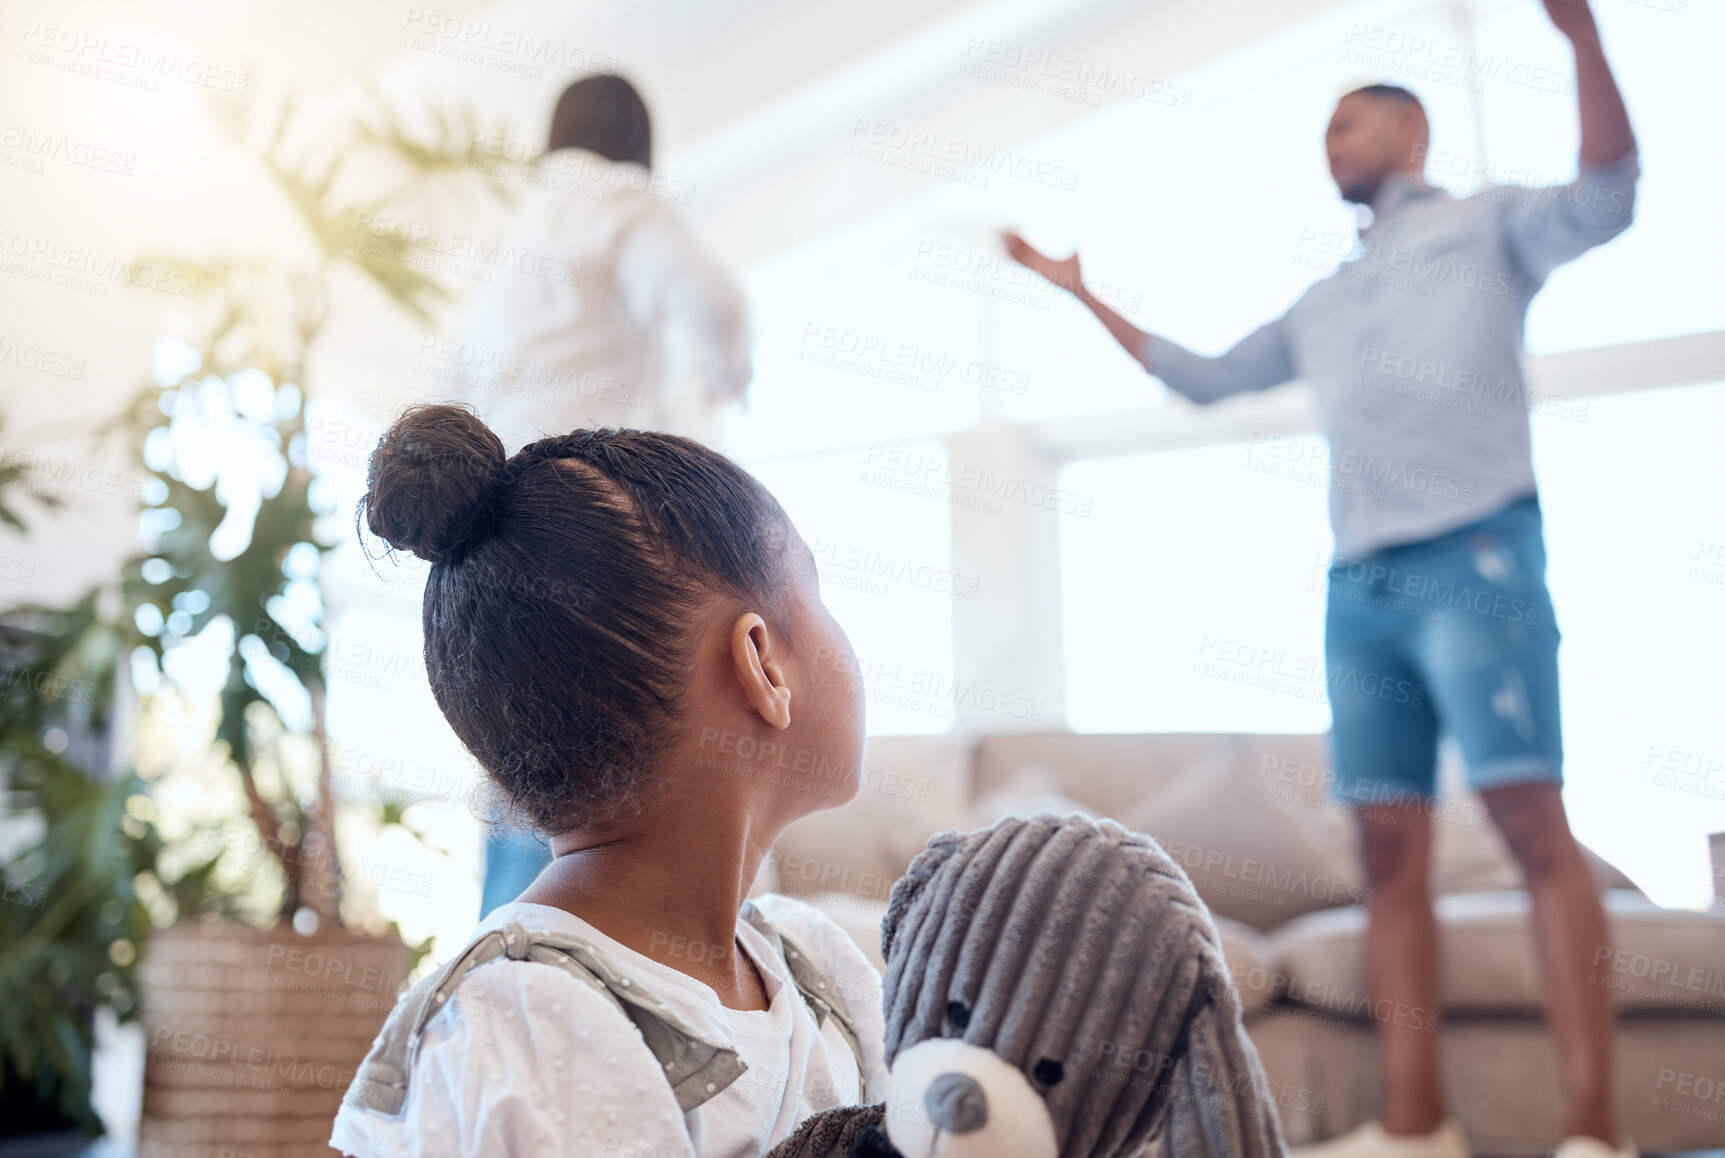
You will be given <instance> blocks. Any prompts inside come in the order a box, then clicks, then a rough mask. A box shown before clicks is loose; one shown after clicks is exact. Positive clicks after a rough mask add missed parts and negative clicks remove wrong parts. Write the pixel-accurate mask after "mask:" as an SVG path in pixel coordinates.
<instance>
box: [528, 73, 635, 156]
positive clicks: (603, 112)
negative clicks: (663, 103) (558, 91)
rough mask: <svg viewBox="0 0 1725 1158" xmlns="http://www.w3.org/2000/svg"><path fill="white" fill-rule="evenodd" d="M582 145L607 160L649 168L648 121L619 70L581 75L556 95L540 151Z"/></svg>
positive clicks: (579, 147) (633, 88)
mask: <svg viewBox="0 0 1725 1158" xmlns="http://www.w3.org/2000/svg"><path fill="white" fill-rule="evenodd" d="M555 149H588V150H591V151H592V152H595V153H598V154H599V155H600V156H601V157H608V158H610V159H611V160H613V161H633V162H635V163H636V164H637V165H642V166H645V167H646V168H649V169H650V168H652V160H653V126H652V124H651V122H650V121H649V120H648V118H647V104H646V102H645V101H643V100H642V99H641V94H640V93H638V92H636V91H635V86H634V85H632V84H630V83H629V82H628V81H626V80H624V79H623V78H622V77H620V76H613V75H611V74H610V73H599V74H598V75H596V76H584V77H582V78H581V79H580V80H578V81H576V82H575V83H574V84H572V85H570V86H569V87H568V88H566V89H564V90H563V95H562V96H560V97H558V98H557V109H556V111H555V112H553V113H552V114H551V136H550V139H549V140H548V141H547V142H546V144H545V150H546V152H551V151H552V150H555Z"/></svg>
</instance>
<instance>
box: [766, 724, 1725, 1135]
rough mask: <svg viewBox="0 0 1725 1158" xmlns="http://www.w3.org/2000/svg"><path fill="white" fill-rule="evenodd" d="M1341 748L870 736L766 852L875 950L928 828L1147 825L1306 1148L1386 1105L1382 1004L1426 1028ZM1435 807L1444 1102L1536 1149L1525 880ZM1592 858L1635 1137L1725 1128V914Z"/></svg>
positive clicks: (1550, 1068) (1162, 739) (1481, 1126)
mask: <svg viewBox="0 0 1725 1158" xmlns="http://www.w3.org/2000/svg"><path fill="white" fill-rule="evenodd" d="M1327 766H1328V765H1327V760H1326V757H1325V753H1324V739H1323V737H1320V736H1219V735H1194V736H1181V735H1129V736H1101V735H1092V736H1078V735H1071V734H1067V733H1048V734H1015V735H999V736H990V737H985V738H984V739H982V740H981V741H979V742H975V743H969V744H966V743H960V742H956V741H953V740H950V739H946V738H937V737H886V738H877V739H875V740H873V741H871V742H870V745H869V750H868V756H867V759H866V761H865V772H864V775H863V781H864V783H863V790H862V791H861V792H859V794H858V796H857V799H855V800H854V801H852V802H851V803H849V804H847V805H846V806H844V807H843V808H840V809H835V810H831V811H828V812H824V813H818V814H816V815H814V816H810V817H807V818H805V819H804V820H801V821H799V822H797V823H796V824H795V825H793V826H792V827H791V828H790V829H788V830H787V831H786V832H785V833H784V835H783V837H782V839H781V840H780V842H779V845H778V847H777V849H776V855H775V857H774V858H773V867H774V868H776V870H777V876H778V887H779V888H781V889H782V890H783V891H786V892H790V893H793V894H796V895H802V896H806V897H808V898H809V899H811V900H814V901H815V902H816V903H818V904H820V905H821V906H822V907H823V908H824V909H825V910H826V911H827V912H829V913H830V914H831V915H832V916H833V917H834V918H835V919H836V920H838V921H839V922H840V923H841V924H843V925H844V926H845V927H846V928H847V929H849V930H850V931H851V933H852V935H853V936H855V937H856V939H857V941H858V942H859V944H861V945H863V947H864V948H865V949H867V950H868V951H869V952H870V953H871V954H873V955H874V956H875V957H876V959H877V962H878V959H879V951H880V946H879V921H880V916H881V914H882V913H883V912H884V910H885V906H886V897H887V894H888V892H889V891H890V889H891V886H892V882H893V881H894V880H896V879H897V877H898V876H899V875H900V874H901V873H902V872H903V870H904V868H905V866H906V865H907V864H908V863H909V861H910V859H911V857H913V856H914V855H915V854H916V852H917V851H918V850H919V849H920V848H921V847H922V844H923V841H924V840H925V839H926V838H927V837H928V836H929V835H930V834H931V833H933V832H936V831H939V830H940V829H943V828H967V827H971V826H974V825H980V824H985V823H989V822H991V821H993V820H995V819H997V818H999V817H1001V816H1004V815H1007V814H1010V813H1026V812H1031V811H1036V810H1038V809H1041V808H1052V809H1055V810H1068V809H1081V810H1083V811H1087V812H1090V813H1093V814H1096V815H1104V816H1111V817H1113V818H1115V819H1116V820H1119V821H1121V822H1122V823H1124V824H1126V825H1128V826H1130V827H1132V828H1135V829H1137V830H1139V831H1142V832H1146V833H1149V834H1150V835H1152V836H1154V837H1156V838H1157V839H1159V840H1160V841H1161V842H1162V843H1163V845H1164V847H1165V848H1166V849H1167V850H1168V851H1169V853H1170V854H1171V855H1173V856H1174V857H1175V859H1176V860H1178V861H1179V862H1180V863H1181V864H1182V865H1184V866H1185V867H1186V869H1187V871H1188V873H1189V874H1190V875H1191V877H1192V879H1193V882H1194V883H1195V884H1196V885H1197V887H1198V890H1199V892H1200V893H1201V894H1202V895H1203V896H1204V898H1205V900H1206V901H1207V902H1208V903H1209V905H1210V906H1211V909H1212V911H1213V913H1214V915H1215V917H1216V923H1217V927H1218V929H1219V930H1220V931H1221V934H1222V937H1223V941H1224V948H1225V951H1226V954H1227V957H1228V961H1229V964H1230V968H1231V970H1232V972H1233V975H1234V978H1235V981H1236V984H1237V985H1238V987H1239V989H1240V993H1241V996H1242V999H1243V1001H1244V1004H1245V1006H1246V1009H1247V1020H1246V1026H1247V1029H1248V1030H1249V1032H1250V1033H1251V1035H1252V1038H1253V1040H1254V1041H1255V1042H1256V1043H1257V1046H1258V1050H1259V1053H1260V1055H1261V1056H1262V1058H1263V1060H1264V1066H1265V1070H1266V1073H1267V1075H1268V1077H1269V1079H1270V1087H1269V1090H1268V1093H1269V1095H1270V1096H1271V1097H1273V1098H1274V1099H1275V1101H1276V1103H1277V1104H1278V1105H1279V1106H1280V1107H1281V1111H1282V1120H1283V1123H1284V1125H1285V1127H1286V1130H1287V1136H1288V1140H1289V1142H1290V1144H1296V1145H1297V1144H1300V1143H1303V1142H1308V1141H1315V1140H1318V1139H1321V1138H1325V1137H1329V1136H1331V1135H1333V1134H1336V1133H1339V1132H1340V1131H1342V1130H1346V1129H1348V1128H1350V1127H1352V1126H1354V1125H1355V1124H1357V1123H1358V1122H1360V1121H1362V1120H1365V1119H1366V1118H1368V1117H1370V1116H1371V1115H1372V1114H1373V1113H1374V1111H1375V1108H1376V1106H1377V1103H1378V1098H1379V1074H1378V1069H1377V1065H1376V1059H1375V1055H1374V1053H1373V1045H1372V1028H1373V1018H1374V1017H1381V1018H1386V1019H1392V1020H1396V1021H1398V1022H1400V1023H1402V1024H1412V1025H1415V1026H1424V1025H1426V1024H1432V1025H1433V1026H1434V1027H1435V1024H1436V1019H1435V1018H1434V1017H1433V1016H1432V1014H1431V1013H1429V1012H1428V1011H1424V1010H1415V1009H1397V1008H1391V1007H1389V1006H1387V1005H1386V1004H1384V1003H1381V1002H1374V1001H1373V1000H1372V998H1371V995H1370V994H1369V993H1368V992H1367V991H1366V989H1365V983H1364V979H1363V976H1362V970H1361V956H1360V935H1361V930H1362V928H1363V923H1364V917H1365V909H1364V907H1363V906H1364V904H1365V903H1366V902H1367V901H1369V895H1368V891H1367V889H1366V887H1365V884H1364V881H1363V879H1362V877H1361V872H1360V868H1359V865H1358V862H1357V858H1356V856H1355V847H1354V834H1353V828H1352V824H1351V822H1350V820H1349V818H1348V815H1347V813H1346V812H1345V811H1344V810H1343V809H1341V808H1340V807H1338V806H1337V805H1336V804H1335V803H1333V802H1330V801H1328V800H1327V799H1326V796H1325V793H1324V784H1325V782H1326V777H1327V775H1328V773H1327V771H1326V769H1327ZM1453 779H1454V775H1453V771H1452V772H1450V773H1448V774H1446V782H1448V781H1450V780H1453ZM1434 815H1435V816H1436V818H1437V820H1438V823H1437V825H1436V833H1437V836H1436V851H1435V854H1434V892H1436V893H1437V894H1438V900H1437V911H1438V916H1439V921H1440V925H1441V932H1440V937H1441V944H1442V965H1441V974H1440V981H1441V991H1442V997H1441V1001H1440V1011H1441V1017H1442V1029H1441V1036H1442V1043H1443V1044H1442V1049H1443V1061H1444V1069H1445V1077H1446V1081H1447V1084H1448V1092H1449V1096H1450V1099H1451V1104H1452V1106H1453V1109H1454V1111H1455V1112H1456V1113H1457V1114H1458V1115H1459V1116H1460V1117H1461V1119H1462V1121H1463V1122H1464V1123H1465V1124H1466V1126H1467V1128H1468V1130H1469V1132H1470V1134H1471V1136H1472V1138H1473V1140H1474V1144H1475V1146H1476V1148H1477V1149H1478V1151H1479V1152H1480V1153H1482V1154H1502V1155H1519V1154H1539V1153H1544V1152H1546V1151H1547V1150H1548V1149H1549V1148H1550V1147H1551V1146H1552V1145H1553V1144H1555V1142H1556V1141H1557V1140H1558V1131H1559V1129H1560V1118H1559V1113H1560V1105H1561V1103H1560V1096H1559V1076H1558V1067H1557V1060H1556V1056H1555V1053H1554V1050H1553V1045H1552V1041H1551V1038H1550V1037H1549V1035H1548V1034H1547V1033H1546V1031H1545V1028H1544V1026H1543V1023H1542V1020H1541V1013H1540V998H1539V992H1540V991H1539V977H1540V971H1539V969H1538V967H1537V963H1536V960H1535V956H1534V947H1533V942H1532V939H1531V935H1530V933H1529V930H1528V924H1527V913H1528V904H1527V895H1526V893H1525V892H1523V891H1522V889H1521V887H1520V879H1519V873H1518V871H1517V869H1516V867H1515V866H1514V864H1513V862H1512V861H1511V860H1510V858H1509V857H1508V855H1507V853H1506V851H1505V849H1504V848H1503V846H1502V844H1501V841H1500V840H1499V839H1498V837H1497V835H1496V832H1495V830H1494V829H1492V828H1491V827H1490V824H1489V821H1488V819H1487V817H1486V814H1485V812H1484V809H1483V808H1482V807H1481V805H1480V804H1479V802H1478V801H1477V800H1476V799H1473V798H1471V797H1468V796H1466V795H1446V797H1445V798H1444V799H1443V800H1442V801H1441V802H1439V803H1438V804H1437V805H1434ZM1590 855H1591V854H1590ZM1593 860H1594V866H1595V871H1596V874H1597V875H1598V876H1599V878H1600V882H1601V885H1602V887H1604V888H1605V889H1606V893H1605V897H1606V903H1607V910H1608V913H1609V919H1610V923H1611V927H1612V941H1613V946H1612V947H1601V948H1600V949H1599V950H1598V951H1597V952H1596V953H1595V954H1594V959H1593V960H1591V961H1589V962H1588V965H1589V967H1590V970H1591V974H1592V980H1593V982H1594V983H1595V984H1600V985H1603V986H1606V987H1608V988H1610V989H1611V991H1612V992H1613V994H1614V996H1615V998H1616V1003H1617V1009H1618V1013H1619V1020H1618V1033H1617V1039H1616V1040H1617V1045H1616V1049H1617V1058H1616V1065H1617V1101H1618V1110H1619V1113H1620V1115H1621V1120H1622V1122H1623V1124H1624V1127H1625V1128H1626V1129H1627V1130H1628V1131H1630V1133H1631V1135H1632V1137H1633V1138H1634V1140H1635V1141H1636V1142H1637V1144H1638V1145H1639V1146H1640V1147H1641V1149H1642V1150H1643V1152H1649V1153H1657V1152H1671V1151H1685V1150H1701V1149H1707V1148H1712V1147H1719V1146H1725V1088H1722V1087H1725V914H1721V913H1719V912H1714V913H1700V912H1690V911H1679V910H1666V909H1661V908H1658V907H1657V906H1655V905H1653V904H1651V903H1650V902H1649V901H1647V900H1646V899H1645V898H1644V897H1643V896H1642V895H1641V894H1640V893H1639V892H1637V891H1636V890H1635V889H1634V886H1633V885H1632V884H1631V883H1630V882H1629V881H1628V880H1627V879H1626V878H1625V877H1624V876H1623V874H1621V873H1620V872H1618V871H1617V870H1616V869H1614V868H1612V867H1611V866H1610V865H1607V864H1606V863H1605V862H1603V861H1601V860H1599V859H1598V858H1597V857H1595V858H1593Z"/></svg>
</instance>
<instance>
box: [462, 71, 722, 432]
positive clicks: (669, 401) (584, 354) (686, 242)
mask: <svg viewBox="0 0 1725 1158" xmlns="http://www.w3.org/2000/svg"><path fill="white" fill-rule="evenodd" d="M651 166H652V127H651V122H650V121H649V118H648V115H647V106H646V105H645V103H643V102H642V100H641V95H640V93H638V92H636V91H635V87H634V86H633V85H631V84H630V83H629V82H628V81H627V80H625V79H623V78H622V77H620V76H610V75H598V76H589V77H584V78H583V79H581V80H578V81H576V82H575V83H574V84H572V85H570V86H569V87H568V88H567V89H565V90H564V92H563V95H562V96H561V97H560V98H559V99H558V101H557V109H556V112H555V113H554V114H553V116H552V118H551V133H550V138H549V140H548V142H547V145H546V155H545V157H544V158H543V160H542V161H541V164H540V168H539V170H538V173H539V175H540V176H542V177H543V178H544V183H543V184H540V185H536V186H533V187H532V188H531V189H530V191H529V192H528V193H526V194H525V195H524V196H523V197H522V199H521V201H520V202H519V203H518V205H517V206H516V208H515V210H514V214H513V221H512V224H511V226H510V228H509V231H508V234H507V236H506V238H505V241H504V243H503V244H504V249H503V253H502V260H499V261H498V262H497V263H495V264H496V268H495V270H494V272H493V276H492V280H491V281H489V282H487V283H486V285H485V286H484V288H482V289H481V290H480V291H479V293H478V294H476V295H475V297H474V299H473V302H472V304H471V305H470V306H469V308H468V313H467V316H466V318H465V322H464V325H463V327H462V333H461V346H462V347H463V359H464V361H467V362H468V364H469V365H471V366H472V367H473V368H475V369H477V370H478V373H477V374H476V376H474V377H471V378H469V379H468V380H467V382H466V395H467V396H466V398H465V400H466V401H468V402H471V403H472V404H473V405H474V406H475V407H476V408H477V409H478V411H479V413H480V414H481V415H482V416H483V417H484V418H485V420H486V422H487V423H488V424H489V425H490V426H491V428H492V429H493V430H495V431H497V433H498V434H499V435H500V436H501V437H502V438H503V441H504V444H505V445H506V446H507V447H508V448H509V449H511V450H514V449H515V448H517V447H519V446H522V445H525V444H526V443H528V442H531V441H533V440H535V439H538V438H542V437H544V436H545V435H548V434H562V433H564V432H566V431H569V430H573V429H575V428H577V427H583V426H587V427H598V426H617V427H632V428H635V429H641V430H662V431H668V432H671V433H677V434H685V435H691V436H695V437H699V436H701V435H702V434H703V433H706V430H707V424H708V422H709V420H710V418H711V415H712V412H713V409H714V407H715V404H718V403H722V402H725V401H728V400H736V399H741V397H742V396H743V392H744V390H745V388H746V387H747V385H748V382H749V377H750V372H751V371H750V365H749V345H748V327H747V323H746V320H745V316H744V307H743V296H742V293H741V292H740V291H739V290H738V289H737V286H736V284H735V283H734V282H733V281H732V280H731V279H730V277H728V276H727V275H726V274H725V272H724V271H723V270H722V269H720V268H719V266H718V265H717V264H716V263H715V262H714V261H713V260H712V258H710V257H709V256H708V255H707V254H706V253H705V251H703V250H702V249H701V247H700V246H699V245H698V244H696V242H695V240H694V238H693V237H692V236H691V235H690V233H689V231H688V229H687V228H686V227H685V226H684V224H683V222H682V220H681V218H680V217H679V216H678V214H677V212H676V209H675V208H674V204H673V201H674V199H679V198H680V197H681V194H682V190H681V188H680V187H678V186H675V185H667V183H665V182H664V181H663V180H662V179H660V178H658V177H656V176H655V175H654V174H653V173H652V168H651ZM677 352H684V353H685V355H686V360H687V361H688V363H689V365H688V366H687V367H684V369H685V371H686V372H685V373H684V374H683V375H682V377H684V378H692V379H693V385H692V386H690V385H689V384H688V383H687V382H679V381H676V380H674V377H673V371H674V370H675V369H677V368H678V366H677V359H676V357H675V356H674V355H675V354H676V353H677Z"/></svg>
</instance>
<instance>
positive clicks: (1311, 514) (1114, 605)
mask: <svg viewBox="0 0 1725 1158" xmlns="http://www.w3.org/2000/svg"><path fill="white" fill-rule="evenodd" d="M1323 464H1324V453H1323V444H1322V443H1321V442H1320V441H1319V440H1317V439H1315V438H1301V439H1277V440H1275V441H1274V442H1273V443H1269V442H1266V443H1260V444H1257V445H1251V444H1241V445H1234V446H1216V447H1205V448H1203V449H1201V450H1187V451H1179V452H1175V453H1165V454H1149V455H1137V456H1134V457H1131V458H1120V459H1109V460H1102V461H1095V462H1085V463H1078V464H1075V465H1073V466H1069V467H1067V468H1066V470H1064V471H1063V472H1061V480H1060V485H1061V486H1062V487H1063V488H1067V489H1070V490H1073V491H1081V492H1084V493H1088V494H1095V495H1097V496H1098V498H1097V501H1096V504H1095V507H1094V510H1093V512H1092V513H1091V515H1090V516H1089V517H1088V518H1073V517H1069V518H1066V519H1064V520H1063V521H1062V523H1061V528H1060V553H1061V564H1062V566H1061V594H1062V596H1063V601H1064V602H1063V606H1062V614H1063V616H1064V621H1065V627H1066V689H1067V691H1066V695H1067V717H1068V722H1069V723H1070V724H1071V726H1072V727H1073V728H1074V729H1075V730H1077V731H1084V732H1211V731H1214V732H1321V731H1324V730H1326V729H1327V728H1328V727H1329V722H1330V717H1329V708H1328V706H1327V704H1326V703H1325V700H1324V680H1323V670H1324V669H1323V591H1324V579H1325V572H1326V570H1327V568H1328V561H1329V549H1330V534H1329V529H1328V526H1327V524H1326V522H1325V508H1324V502H1325V496H1326V494H1328V490H1327V486H1328V483H1327V480H1326V478H1325V474H1324V465H1323Z"/></svg>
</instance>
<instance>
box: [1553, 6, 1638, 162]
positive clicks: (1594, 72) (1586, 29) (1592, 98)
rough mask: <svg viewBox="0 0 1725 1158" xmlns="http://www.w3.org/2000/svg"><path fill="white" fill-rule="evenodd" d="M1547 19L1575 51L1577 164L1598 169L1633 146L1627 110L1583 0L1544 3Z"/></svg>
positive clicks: (1597, 28) (1633, 137)
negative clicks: (1578, 126) (1578, 121)
mask: <svg viewBox="0 0 1725 1158" xmlns="http://www.w3.org/2000/svg"><path fill="white" fill-rule="evenodd" d="M1545 11H1546V15H1548V16H1550V17H1551V22H1552V23H1553V24H1555V25H1556V26H1557V30H1558V31H1559V32H1561V33H1563V35H1564V36H1565V37H1566V38H1567V39H1568V40H1569V43H1570V45H1571V46H1572V47H1573V48H1574V49H1575V97H1576V101H1577V103H1578V104H1579V105H1580V106H1581V163H1582V165H1583V166H1586V167H1588V168H1595V169H1597V168H1603V167H1604V166H1606V165H1609V164H1611V163H1612V162H1613V161H1621V160H1622V159H1623V157H1624V155H1625V154H1626V153H1628V152H1629V150H1631V149H1633V148H1634V147H1635V133H1634V131H1633V130H1632V129H1630V127H1629V110H1628V109H1626V108H1624V107H1623V94H1622V93H1621V92H1619V91H1618V90H1617V78H1616V77H1614V76H1612V75H1611V65H1609V64H1608V63H1606V60H1605V47H1604V46H1603V45H1602V44H1601V43H1600V41H1599V25H1598V24H1597V23H1595V22H1594V19H1593V9H1592V8H1591V7H1589V6H1588V3H1587V0H1545Z"/></svg>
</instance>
